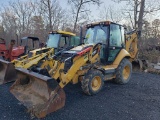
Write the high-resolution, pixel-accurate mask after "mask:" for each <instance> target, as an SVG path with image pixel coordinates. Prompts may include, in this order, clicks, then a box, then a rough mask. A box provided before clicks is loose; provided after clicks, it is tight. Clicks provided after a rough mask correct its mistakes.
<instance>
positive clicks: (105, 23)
mask: <svg viewBox="0 0 160 120" xmlns="http://www.w3.org/2000/svg"><path fill="white" fill-rule="evenodd" d="M101 24H102V25H109V24H117V23H114V22H111V21H100V22H94V23H90V24H87V25H86V27H90V26H95V25H101ZM117 25H120V24H117ZM120 26H122V25H120Z"/></svg>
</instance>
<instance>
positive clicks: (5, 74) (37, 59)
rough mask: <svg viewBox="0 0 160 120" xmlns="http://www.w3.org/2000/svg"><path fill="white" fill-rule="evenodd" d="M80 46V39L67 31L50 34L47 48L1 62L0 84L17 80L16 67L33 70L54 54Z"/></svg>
mask: <svg viewBox="0 0 160 120" xmlns="http://www.w3.org/2000/svg"><path fill="white" fill-rule="evenodd" d="M78 44H80V40H79V37H77V36H76V35H75V34H73V33H70V32H65V31H53V32H50V33H49V37H48V41H47V43H46V47H43V48H39V49H35V50H32V51H30V52H29V54H27V55H25V56H22V57H20V58H19V59H15V60H13V61H11V62H8V61H4V60H0V84H4V83H7V82H11V81H14V80H15V77H16V76H15V74H16V70H15V67H20V68H24V69H31V68H32V67H34V66H36V65H39V64H41V62H42V60H44V59H46V58H49V57H50V56H52V55H53V54H54V53H56V52H58V51H60V50H62V49H64V48H66V47H68V46H77V45H78Z"/></svg>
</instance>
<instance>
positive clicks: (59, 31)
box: [49, 30, 76, 36]
mask: <svg viewBox="0 0 160 120" xmlns="http://www.w3.org/2000/svg"><path fill="white" fill-rule="evenodd" d="M49 33H50V34H51V33H58V34H65V35H71V36H76V34H74V33H71V32H67V31H61V30H58V31H52V32H49Z"/></svg>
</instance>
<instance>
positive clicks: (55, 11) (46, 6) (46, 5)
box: [38, 0, 65, 31]
mask: <svg viewBox="0 0 160 120" xmlns="http://www.w3.org/2000/svg"><path fill="white" fill-rule="evenodd" d="M38 4H39V3H38ZM38 9H40V10H39V11H41V14H42V16H43V19H45V18H47V19H46V21H48V22H47V23H46V24H48V25H47V26H48V27H49V29H48V30H49V31H51V30H53V29H58V28H59V24H60V22H61V20H62V18H63V15H64V13H65V12H64V10H63V9H62V8H61V7H60V6H59V3H58V1H57V0H52V1H51V0H40V4H39V8H38Z"/></svg>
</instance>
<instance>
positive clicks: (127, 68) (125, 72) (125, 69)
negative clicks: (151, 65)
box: [123, 66, 131, 80]
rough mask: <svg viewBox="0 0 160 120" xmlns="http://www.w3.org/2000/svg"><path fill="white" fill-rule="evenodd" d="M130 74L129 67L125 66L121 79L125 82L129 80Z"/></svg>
mask: <svg viewBox="0 0 160 120" xmlns="http://www.w3.org/2000/svg"><path fill="white" fill-rule="evenodd" d="M130 72H131V70H130V67H129V66H125V67H124V69H123V78H124V79H125V80H127V79H128V78H129V75H130Z"/></svg>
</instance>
